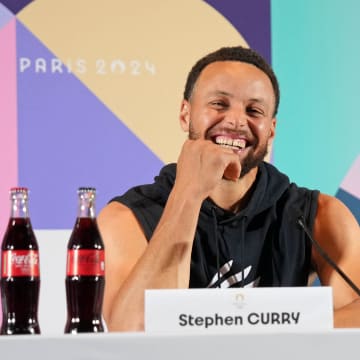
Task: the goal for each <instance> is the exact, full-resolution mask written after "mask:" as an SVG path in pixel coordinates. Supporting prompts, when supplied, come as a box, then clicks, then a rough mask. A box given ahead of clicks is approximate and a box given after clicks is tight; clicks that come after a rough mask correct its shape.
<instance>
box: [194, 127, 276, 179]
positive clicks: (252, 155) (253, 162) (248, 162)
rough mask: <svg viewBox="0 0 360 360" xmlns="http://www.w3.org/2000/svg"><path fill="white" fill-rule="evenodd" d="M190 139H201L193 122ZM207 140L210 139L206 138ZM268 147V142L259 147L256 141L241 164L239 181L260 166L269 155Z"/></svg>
mask: <svg viewBox="0 0 360 360" xmlns="http://www.w3.org/2000/svg"><path fill="white" fill-rule="evenodd" d="M188 138H189V139H190V140H197V139H200V134H199V133H197V132H196V131H195V130H194V128H193V126H192V123H191V122H190V125H189V136H188ZM205 138H208V137H207V136H205ZM268 146H269V144H268V141H266V143H265V144H264V145H259V141H258V139H256V140H255V142H254V143H253V144H252V147H253V148H252V149H250V150H249V151H248V154H247V155H246V157H245V158H244V159H243V160H242V161H241V162H240V163H241V172H240V177H239V179H241V178H242V177H243V176H245V175H246V174H247V173H248V172H249V171H250V170H251V169H253V168H255V167H257V166H259V164H260V163H261V162H262V161H263V160H264V159H265V156H266V155H267V154H268ZM254 149H255V151H254Z"/></svg>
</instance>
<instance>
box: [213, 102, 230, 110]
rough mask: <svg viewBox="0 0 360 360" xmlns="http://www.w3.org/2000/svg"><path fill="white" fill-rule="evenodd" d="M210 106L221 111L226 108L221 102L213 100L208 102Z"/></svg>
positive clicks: (226, 105) (225, 104) (224, 103)
mask: <svg viewBox="0 0 360 360" xmlns="http://www.w3.org/2000/svg"><path fill="white" fill-rule="evenodd" d="M210 106H211V107H213V108H214V109H217V110H222V109H225V108H227V107H228V104H227V103H226V102H225V101H223V100H214V101H211V102H210Z"/></svg>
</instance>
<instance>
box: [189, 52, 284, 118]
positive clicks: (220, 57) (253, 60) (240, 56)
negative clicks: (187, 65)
mask: <svg viewBox="0 0 360 360" xmlns="http://www.w3.org/2000/svg"><path fill="white" fill-rule="evenodd" d="M216 61H239V62H244V63H248V64H252V65H255V66H256V67H257V68H259V69H260V70H262V71H263V72H264V73H265V74H266V75H267V76H268V78H269V79H270V81H271V84H272V87H273V89H274V94H275V108H274V116H275V115H276V113H277V111H278V108H279V102H280V89H279V83H278V81H277V78H276V76H275V74H274V72H273V70H272V68H271V66H270V65H269V64H268V63H267V62H266V60H265V59H264V58H263V57H262V56H261V55H260V54H258V53H257V52H256V51H254V50H252V49H249V48H245V47H242V46H234V47H223V48H220V49H219V50H216V51H214V52H212V53H210V54H208V55H206V56H204V57H203V58H201V59H200V60H198V61H197V62H196V64H195V65H194V66H193V67H192V69H191V70H190V72H189V74H188V77H187V80H186V84H185V90H184V99H185V100H190V97H191V95H192V92H193V90H194V86H195V83H196V81H197V80H198V78H199V76H200V74H201V72H202V70H203V69H204V68H205V67H206V66H207V65H209V64H211V63H213V62H216Z"/></svg>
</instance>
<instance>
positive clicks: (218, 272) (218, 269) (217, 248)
mask: <svg viewBox="0 0 360 360" xmlns="http://www.w3.org/2000/svg"><path fill="white" fill-rule="evenodd" d="M211 214H212V218H213V229H214V237H215V248H216V272H217V280H218V282H219V283H218V285H217V286H216V287H220V251H219V237H218V225H217V218H216V211H215V207H214V206H213V207H211Z"/></svg>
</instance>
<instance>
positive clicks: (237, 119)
mask: <svg viewBox="0 0 360 360" xmlns="http://www.w3.org/2000/svg"><path fill="white" fill-rule="evenodd" d="M226 123H227V124H228V125H229V126H231V127H232V128H234V129H238V128H241V127H243V126H245V125H246V123H247V116H246V113H245V111H244V110H243V109H242V108H232V109H229V111H228V112H227V114H226Z"/></svg>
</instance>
